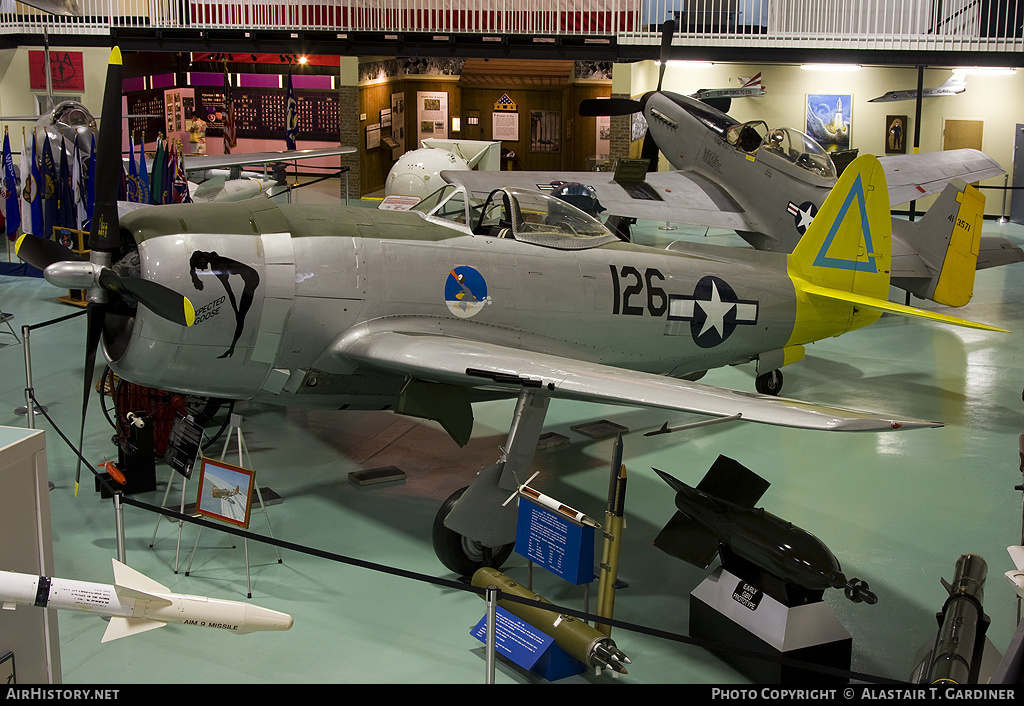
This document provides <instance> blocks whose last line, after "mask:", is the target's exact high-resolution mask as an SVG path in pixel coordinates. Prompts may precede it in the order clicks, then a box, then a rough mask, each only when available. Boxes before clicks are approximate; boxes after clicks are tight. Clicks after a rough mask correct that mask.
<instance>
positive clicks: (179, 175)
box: [171, 142, 192, 203]
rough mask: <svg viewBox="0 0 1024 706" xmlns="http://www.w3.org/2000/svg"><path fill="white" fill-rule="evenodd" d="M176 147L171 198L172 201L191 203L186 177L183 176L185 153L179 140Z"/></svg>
mask: <svg viewBox="0 0 1024 706" xmlns="http://www.w3.org/2000/svg"><path fill="white" fill-rule="evenodd" d="M177 148H178V149H177V150H176V152H175V158H174V187H173V189H172V194H171V200H172V201H174V203H192V196H191V195H190V194H189V193H188V177H186V176H185V155H184V153H183V151H182V148H181V143H180V142H179V143H178V145H177Z"/></svg>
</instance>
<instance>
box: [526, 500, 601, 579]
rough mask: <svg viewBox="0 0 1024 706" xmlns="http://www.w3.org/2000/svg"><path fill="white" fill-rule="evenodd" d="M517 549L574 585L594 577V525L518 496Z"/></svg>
mask: <svg viewBox="0 0 1024 706" xmlns="http://www.w3.org/2000/svg"><path fill="white" fill-rule="evenodd" d="M516 552H517V553H518V554H520V555H522V556H524V557H526V558H527V559H529V560H530V561H532V562H533V563H535V564H539V565H540V566H543V567H544V568H545V569H547V570H548V571H550V572H552V573H553V574H556V575H558V576H561V577H562V578H563V579H565V580H566V581H569V582H570V583H572V584H573V585H574V586H579V585H581V584H585V583H590V582H591V581H593V580H594V528H593V527H590V526H587V525H581V524H579V523H576V522H573V521H572V520H570V519H568V518H567V517H564V516H562V515H558V514H556V513H553V512H551V511H550V510H548V509H547V508H545V507H543V506H541V505H538V504H537V503H535V502H533V501H531V500H530V499H529V498H524V497H520V498H519V515H518V518H517V520H516Z"/></svg>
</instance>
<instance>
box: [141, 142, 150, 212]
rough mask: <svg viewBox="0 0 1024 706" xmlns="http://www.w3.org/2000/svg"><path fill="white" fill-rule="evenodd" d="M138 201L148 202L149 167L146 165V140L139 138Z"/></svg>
mask: <svg viewBox="0 0 1024 706" xmlns="http://www.w3.org/2000/svg"><path fill="white" fill-rule="evenodd" d="M139 201H141V202H142V203H149V169H148V168H147V167H146V141H145V139H142V140H139Z"/></svg>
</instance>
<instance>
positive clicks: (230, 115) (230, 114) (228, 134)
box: [224, 61, 238, 154]
mask: <svg viewBox="0 0 1024 706" xmlns="http://www.w3.org/2000/svg"><path fill="white" fill-rule="evenodd" d="M224 103H225V106H224V107H225V115H224V154H231V148H232V147H234V146H235V145H236V144H238V140H237V136H236V132H235V127H236V126H235V102H234V100H232V98H231V77H230V76H229V75H228V63H227V62H226V61H225V62H224Z"/></svg>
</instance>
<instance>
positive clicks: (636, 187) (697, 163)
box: [442, 22, 1024, 306]
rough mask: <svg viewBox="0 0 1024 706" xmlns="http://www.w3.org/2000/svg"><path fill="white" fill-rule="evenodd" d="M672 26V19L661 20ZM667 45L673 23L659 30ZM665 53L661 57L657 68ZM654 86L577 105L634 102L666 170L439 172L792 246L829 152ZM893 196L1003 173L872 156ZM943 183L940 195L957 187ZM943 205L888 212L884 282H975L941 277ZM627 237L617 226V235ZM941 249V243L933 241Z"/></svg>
mask: <svg viewBox="0 0 1024 706" xmlns="http://www.w3.org/2000/svg"><path fill="white" fill-rule="evenodd" d="M666 24H667V25H671V22H669V23H666ZM663 37H664V38H667V39H663V44H662V47H663V49H662V51H663V53H665V52H667V47H668V46H669V45H670V43H671V31H670V30H669V31H667V32H666V33H665V35H663ZM664 65H665V62H662V77H663V72H664ZM661 81H662V78H661V77H659V80H658V88H657V90H655V91H652V92H650V93H647V94H645V95H644V96H642V97H641V98H640V99H639V100H633V99H615V98H612V99H593V100H586V101H583V102H581V104H580V112H581V114H584V115H608V114H613V115H629V114H633V113H637V112H642V113H643V115H644V117H645V118H646V120H647V125H648V131H647V136H646V137H645V139H644V147H643V154H644V158H645V159H647V160H648V167H649V165H651V164H654V165H656V164H657V160H658V153H659V151H660V152H661V153H663V154H664V155H665V156H666V158H667V159H668V161H669V162H670V163H671V165H672V170H671V171H661V172H658V171H655V172H650V173H647V172H646V170H645V169H644V168H643V166H642V165H641V166H640V168H639V169H630V167H632V166H633V165H631V164H630V163H629V161H628V160H627V161H625V162H620V169H618V170H617V171H616V172H614V173H611V172H599V173H595V172H530V171H521V172H520V171H516V172H502V173H501V174H492V173H488V172H443V173H442V176H443V177H444V178H445V179H446V180H447V181H450V182H452V183H460V184H465V185H466V186H467V187H469V189H470V190H471V191H472V192H473V193H474V194H476V195H479V196H483V195H485V194H487V193H489V192H490V191H491V190H492V189H494V188H496V187H497V186H520V187H528V188H550V184H551V183H552V182H579V183H581V184H585V185H587V186H589V187H591V188H592V189H594V191H595V192H596V194H597V197H598V199H599V201H600V204H601V206H602V207H603V208H604V213H605V214H607V215H610V216H615V217H618V218H625V219H636V218H645V219H651V220H658V221H671V222H675V223H686V224H693V225H701V226H708V227H713V228H725V229H729V230H734V231H736V232H737V233H738V234H739V235H740V236H741V237H742V238H743V239H744V240H746V241H747V242H748V243H750V244H751V245H752V246H754V247H755V248H756V249H758V250H769V251H775V252H792V251H793V249H794V248H795V247H796V244H797V243H798V242H799V240H800V238H801V236H802V235H803V234H804V232H805V230H806V228H807V225H808V224H809V223H810V222H811V220H812V219H813V218H814V217H815V214H817V213H818V211H819V209H820V208H821V204H822V202H823V201H824V199H825V197H826V196H827V195H828V194H829V193H830V192H831V191H832V189H833V188H834V187H835V185H836V177H837V175H836V170H835V166H834V165H833V163H832V160H831V158H830V157H829V155H828V153H826V152H825V150H824V149H823V148H822V147H821V146H820V145H819V144H818V143H817V142H815V141H814V140H813V139H811V138H810V137H808V136H807V135H805V134H803V133H801V132H799V131H797V130H794V129H791V128H776V129H774V130H770V129H769V128H768V126H767V124H765V123H764V122H762V121H752V122H747V123H740V122H739V121H737V120H736V119H734V118H732V117H730V116H729V115H726V114H725V113H723V112H721V111H719V110H716V109H715V108H713V107H711V106H709V105H707V104H705V103H702V102H701V101H698V100H695V99H693V98H690V97H688V96H684V95H680V94H677V93H672V92H670V91H662V90H661ZM879 161H880V163H881V164H882V166H883V168H884V169H885V174H886V179H887V183H888V193H889V200H890V202H891V203H892V204H900V203H905V202H908V201H911V200H914V199H918V198H922V197H924V196H927V195H930V194H936V193H939V192H941V191H943V190H944V189H945V188H946V187H947V185H948V184H949V182H950V180H951V179H952V178H961V179H963V180H964V181H967V182H974V181H978V180H980V179H985V178H987V177H991V176H996V175H999V174H1002V173H1003V169H1002V167H1000V166H999V165H998V164H997V163H995V162H994V161H993V160H992V159H991V158H989V157H988V156H987V155H985V154H983V153H982V152H978V151H977V150H950V151H945V152H934V153H927V154H918V155H899V156H889V157H883V158H880V160H879ZM956 191H957V190H956V189H955V188H950V189H949V191H947V193H946V195H945V197H944V198H945V200H946V201H947V202H948V201H949V199H955V198H956ZM947 216H948V211H943V210H939V211H936V212H935V213H934V214H932V215H931V217H930V218H929V217H925V218H924V219H922V220H920V221H915V222H910V221H907V220H905V219H893V220H892V228H893V231H894V233H893V237H894V241H893V255H892V266H893V271H892V280H893V284H894V285H895V286H897V287H900V288H901V289H904V290H906V291H908V292H910V293H912V294H915V295H916V296H919V297H921V298H923V299H930V300H933V301H935V302H937V303H939V304H944V305H947V306H962V305H963V304H965V303H966V302H967V301H969V300H970V296H971V294H972V292H971V291H970V290H968V289H965V288H964V287H963V286H960V285H959V284H958V283H955V282H952V281H950V280H948V278H944V276H943V268H944V257H945V255H946V248H945V242H946V241H947V240H948V239H949V237H950V235H951V230H950V226H951V225H952V224H951V223H950V222H949V221H948V219H947ZM624 237H626V236H625V235H624ZM937 248H938V249H937ZM1020 261H1024V251H1022V250H1021V249H1020V248H1019V247H1017V246H1015V245H1013V244H1012V243H1010V242H1009V241H1008V240H1006V239H1004V238H994V237H984V238H982V239H981V242H980V252H979V253H978V267H979V268H986V267H994V266H996V265H1004V264H1010V263H1013V262H1020Z"/></svg>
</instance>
